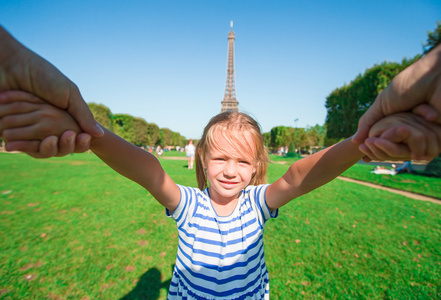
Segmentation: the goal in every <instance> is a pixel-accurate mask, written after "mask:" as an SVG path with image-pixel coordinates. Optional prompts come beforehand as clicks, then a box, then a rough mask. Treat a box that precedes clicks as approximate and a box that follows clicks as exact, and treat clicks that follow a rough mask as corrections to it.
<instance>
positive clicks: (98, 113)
mask: <svg viewBox="0 0 441 300" xmlns="http://www.w3.org/2000/svg"><path fill="white" fill-rule="evenodd" d="M87 105H88V106H89V109H90V111H91V112H92V114H93V116H94V118H95V120H97V122H98V123H100V124H101V125H103V126H104V127H105V128H107V129H109V130H110V131H113V128H112V125H113V124H112V123H113V122H112V119H113V115H112V112H111V111H110V108H108V107H107V106H104V105H103V104H96V103H87Z"/></svg>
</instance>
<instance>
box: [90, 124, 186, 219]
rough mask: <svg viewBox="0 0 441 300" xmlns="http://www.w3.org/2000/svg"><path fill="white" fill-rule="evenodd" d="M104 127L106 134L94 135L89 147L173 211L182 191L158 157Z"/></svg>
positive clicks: (113, 167) (109, 164)
mask: <svg viewBox="0 0 441 300" xmlns="http://www.w3.org/2000/svg"><path fill="white" fill-rule="evenodd" d="M103 130H104V136H102V137H98V138H93V139H92V141H91V143H90V149H91V150H92V151H93V152H94V153H95V154H96V155H97V156H98V157H99V158H100V159H101V160H102V161H104V162H105V163H106V164H107V165H108V166H110V167H111V168H112V169H114V170H115V171H117V172H118V173H119V174H121V175H123V176H125V177H127V178H129V179H131V180H133V181H135V182H136V183H138V184H140V185H141V186H143V187H144V188H145V189H146V190H148V191H149V192H150V193H151V194H152V195H153V197H155V199H156V200H158V202H159V203H161V204H162V205H163V206H164V207H166V208H167V209H168V210H170V211H171V212H173V211H174V210H175V209H176V207H177V206H178V204H179V199H180V195H181V193H180V191H179V188H178V186H177V185H176V183H174V181H173V180H172V179H171V178H170V176H168V174H167V173H166V172H165V171H164V169H163V168H162V166H161V164H160V163H159V161H158V159H157V158H156V157H155V156H153V155H152V154H150V153H148V152H147V151H144V150H142V149H140V148H138V147H136V146H135V145H133V144H131V143H129V142H127V141H126V140H124V139H122V138H120V137H119V136H117V135H116V134H114V133H112V132H110V131H109V130H107V129H105V128H104V127H103Z"/></svg>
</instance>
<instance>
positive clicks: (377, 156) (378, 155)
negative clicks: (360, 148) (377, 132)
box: [364, 137, 386, 160]
mask: <svg viewBox="0 0 441 300" xmlns="http://www.w3.org/2000/svg"><path fill="white" fill-rule="evenodd" d="M377 139H378V138H376V137H370V138H367V139H366V140H365V141H364V145H366V148H367V149H369V150H368V151H369V153H370V155H369V157H370V158H372V160H385V157H386V155H385V153H384V152H383V151H382V150H381V149H379V148H378V147H377V146H375V141H376V140H377Z"/></svg>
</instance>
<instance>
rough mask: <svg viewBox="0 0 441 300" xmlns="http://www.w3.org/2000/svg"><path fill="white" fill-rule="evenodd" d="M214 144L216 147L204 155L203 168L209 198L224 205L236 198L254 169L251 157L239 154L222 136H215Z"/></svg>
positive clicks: (248, 180) (247, 154)
mask: <svg viewBox="0 0 441 300" xmlns="http://www.w3.org/2000/svg"><path fill="white" fill-rule="evenodd" d="M251 142H252V141H251ZM216 144H217V147H216V148H215V149H209V151H208V153H207V154H206V156H205V163H204V167H205V168H206V169H207V179H208V181H209V183H210V187H209V191H210V197H211V198H212V199H213V200H215V201H219V202H223V203H226V202H230V201H233V200H235V199H237V198H238V196H239V193H240V191H241V190H243V189H244V188H245V187H247V186H248V184H249V183H250V181H251V178H252V176H253V173H254V172H255V170H256V169H255V166H254V159H253V157H252V155H251V154H250V153H246V152H249V151H240V152H239V151H238V150H237V149H234V148H233V147H232V146H231V144H230V143H229V142H228V141H227V140H226V139H225V137H224V136H222V135H218V136H217V143H216ZM253 144H254V143H253Z"/></svg>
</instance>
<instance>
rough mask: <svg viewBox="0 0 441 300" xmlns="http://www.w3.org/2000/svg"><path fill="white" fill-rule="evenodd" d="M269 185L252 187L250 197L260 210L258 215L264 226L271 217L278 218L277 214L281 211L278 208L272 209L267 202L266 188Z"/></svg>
mask: <svg viewBox="0 0 441 300" xmlns="http://www.w3.org/2000/svg"><path fill="white" fill-rule="evenodd" d="M269 186H270V185H269V184H264V185H258V186H254V187H252V189H251V190H250V191H249V192H250V193H251V195H250V198H251V199H252V201H253V202H254V203H255V205H256V206H257V208H258V211H259V212H260V213H259V214H258V216H259V222H260V225H261V226H262V227H263V226H264V225H265V223H266V221H268V220H269V219H270V218H277V215H278V213H279V210H278V209H274V210H270V209H269V207H268V205H267V204H266V190H267V188H268V187H269Z"/></svg>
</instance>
